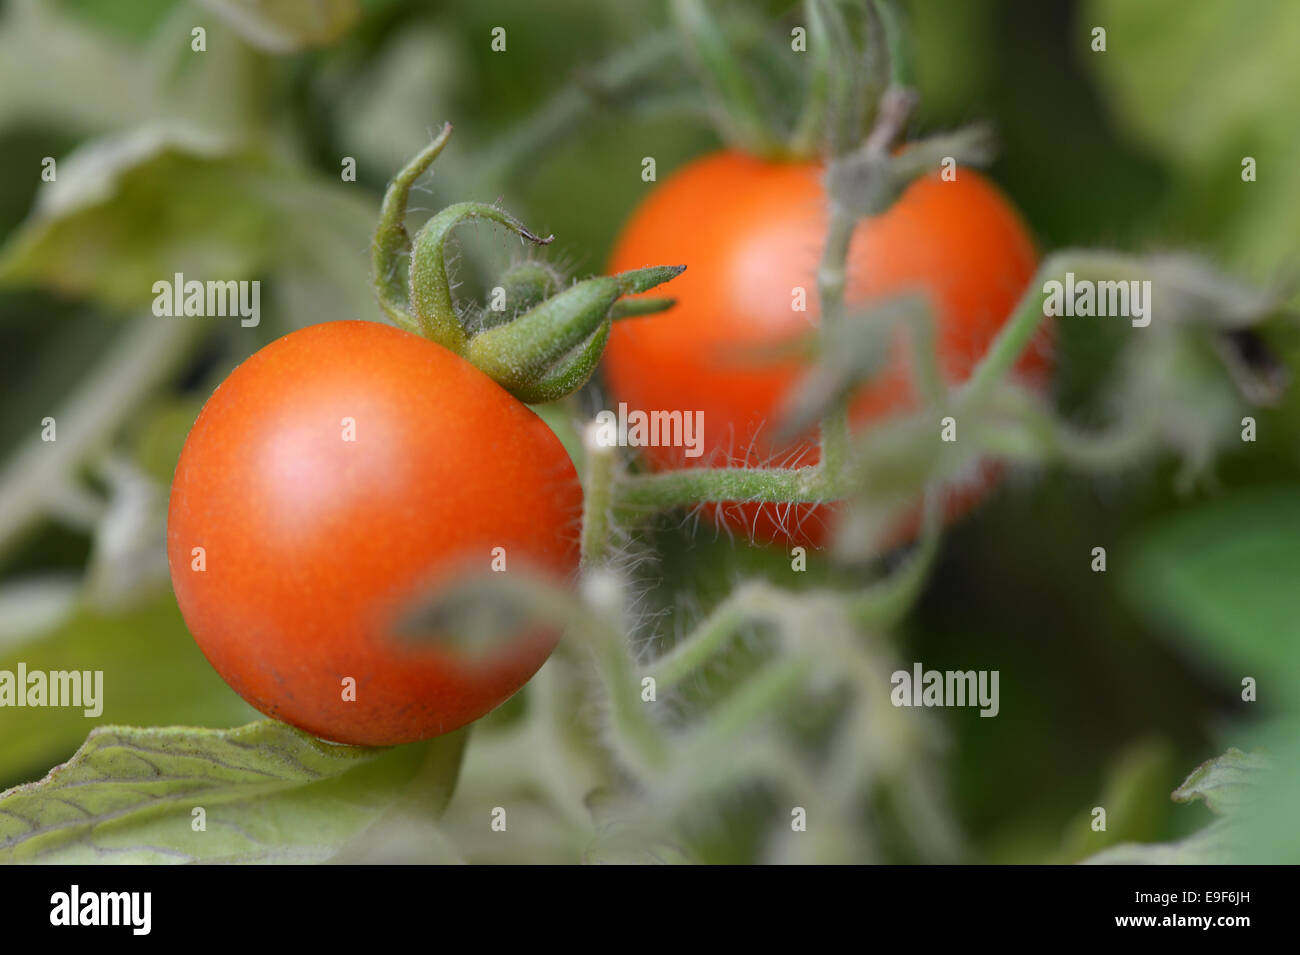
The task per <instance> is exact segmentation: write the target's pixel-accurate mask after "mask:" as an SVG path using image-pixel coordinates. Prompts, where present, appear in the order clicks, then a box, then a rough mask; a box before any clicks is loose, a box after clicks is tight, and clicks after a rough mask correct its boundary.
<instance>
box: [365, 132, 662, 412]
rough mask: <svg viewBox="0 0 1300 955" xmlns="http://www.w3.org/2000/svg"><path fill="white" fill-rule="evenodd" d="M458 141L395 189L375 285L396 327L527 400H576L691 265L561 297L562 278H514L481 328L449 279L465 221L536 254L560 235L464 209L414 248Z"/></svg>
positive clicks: (444, 217) (528, 265)
mask: <svg viewBox="0 0 1300 955" xmlns="http://www.w3.org/2000/svg"><path fill="white" fill-rule="evenodd" d="M450 134H451V126H450V125H448V126H445V127H443V129H442V131H441V133H440V134H439V135H438V137H437V138H436V139H435V140H434V141H433V142H432V143H431V144H430V145H429V146H427V147H426V148H425V149H424V150H422V151H421V152H420V153H418V154H417V155H416V156H415V158H413V159H412V160H411V161H410V162H409V163H408V164H407V165H406V166H405V167H404V168H403V169H402V170H401V171H400V172H399V173H398V174H397V175H396V176H395V177H394V178H393V181H392V182H391V183H390V184H389V187H388V192H387V193H386V194H385V196H384V202H383V207H382V209H381V212H380V220H379V226H378V228H377V229H376V232H375V238H374V241H373V243H372V263H373V281H374V286H375V292H376V294H377V295H378V298H379V304H380V307H381V308H382V309H383V310H384V312H385V313H386V314H387V315H388V316H389V318H391V319H392V320H393V321H394V322H395V323H396V324H398V325H400V326H401V327H403V328H405V329H407V330H408V331H413V332H415V333H417V334H419V335H422V336H424V337H425V338H428V339H429V340H430V341H433V342H436V343H437V344H439V345H441V346H443V347H444V348H446V349H448V350H449V351H453V352H455V353H456V354H457V355H460V356H462V357H463V358H465V359H467V360H468V361H469V362H470V363H471V364H473V365H474V366H476V367H477V368H479V369H480V370H481V371H483V372H485V373H486V374H487V375H489V376H490V377H491V378H492V379H493V380H494V381H496V382H497V383H498V384H500V385H501V386H502V387H503V388H505V389H506V390H507V391H509V392H510V393H511V394H513V395H514V396H515V397H516V398H518V399H519V400H520V401H524V402H528V403H530V404H541V403H544V402H548V401H555V400H557V399H559V398H563V397H564V396H565V395H568V394H571V393H572V392H574V391H577V390H578V389H579V388H581V387H582V386H583V385H584V384H586V382H587V380H588V379H589V378H590V377H591V375H592V373H593V372H594V371H595V368H596V364H597V363H598V362H599V361H600V356H601V354H602V353H603V352H604V349H605V343H606V342H607V341H608V339H609V330H610V325H611V323H612V322H614V321H615V320H617V319H620V318H627V317H632V316H637V315H648V314H652V313H654V312H659V311H662V310H664V309H666V308H669V307H671V306H672V304H673V301H672V300H671V299H662V298H653V299H647V298H642V299H632V300H627V301H623V300H622V299H623V296H626V295H639V294H641V293H643V292H647V291H649V290H650V289H652V288H654V287H655V286H657V285H660V284H662V283H664V282H667V281H669V280H670V279H672V278H675V277H676V276H677V275H680V274H681V272H682V270H683V269H685V266H684V265H682V266H653V267H650V268H644V269H635V270H633V271H630V272H622V273H619V274H618V275H612V276H597V277H595V278H590V279H586V280H584V281H581V282H577V283H575V284H573V285H571V286H569V287H568V288H565V289H561V285H562V281H561V279H560V276H559V275H558V274H557V273H556V272H555V271H554V270H552V269H551V268H550V267H548V266H546V265H544V264H543V263H540V262H534V261H525V262H520V263H518V264H516V265H514V266H512V267H511V268H510V269H508V270H507V271H506V272H505V273H504V274H503V275H502V277H501V281H500V282H499V283H498V284H497V285H496V287H494V288H493V289H492V291H491V295H490V299H491V301H490V305H489V308H488V309H487V310H485V311H484V312H483V313H482V316H481V318H480V320H479V321H478V322H476V323H475V324H476V327H475V328H473V329H471V328H469V327H467V324H466V322H465V321H464V320H463V319H462V317H461V315H460V313H459V312H458V310H457V308H456V302H455V299H454V298H453V296H452V283H451V280H450V279H449V277H448V275H447V241H448V239H449V238H450V236H451V233H452V231H453V230H454V229H456V227H458V226H460V225H463V224H464V223H466V222H471V221H475V220H485V221H488V222H494V223H496V224H497V225H499V226H502V227H503V228H505V229H508V230H510V231H511V232H513V233H515V234H516V235H518V236H519V237H520V238H521V239H524V240H525V241H527V242H531V243H533V244H535V245H546V244H548V243H549V242H550V241H551V240H552V238H553V237H552V236H546V237H541V236H538V235H536V234H534V233H533V232H531V231H530V230H529V229H528V228H527V227H526V226H524V224H523V223H521V222H520V221H519V220H518V219H516V218H515V217H514V216H512V215H510V213H508V212H506V211H505V210H503V209H500V208H498V207H497V206H494V205H490V204H487V203H482V202H458V203H454V204H453V205H450V206H447V207H446V208H445V209H443V210H442V211H440V212H438V213H436V214H435V215H434V216H433V217H432V218H431V219H429V220H428V222H426V223H425V224H424V226H423V227H422V228H421V229H420V230H419V232H418V233H416V236H415V238H414V240H412V239H411V237H410V236H409V234H408V233H407V231H406V227H405V224H404V220H405V217H406V211H407V205H408V201H409V197H410V191H411V186H412V185H413V183H414V182H415V180H416V179H417V178H418V177H419V176H420V175H421V174H422V173H423V172H424V171H425V170H427V169H428V168H429V166H430V165H431V164H432V163H433V160H434V159H436V158H437V157H438V154H439V153H440V152H441V151H442V148H443V146H445V145H446V142H447V139H448V137H449V136H450Z"/></svg>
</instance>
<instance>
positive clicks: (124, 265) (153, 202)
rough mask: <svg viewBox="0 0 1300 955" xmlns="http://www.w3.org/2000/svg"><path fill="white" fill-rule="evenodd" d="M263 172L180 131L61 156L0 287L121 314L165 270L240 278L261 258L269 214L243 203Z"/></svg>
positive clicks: (1, 265) (214, 141)
mask: <svg viewBox="0 0 1300 955" xmlns="http://www.w3.org/2000/svg"><path fill="white" fill-rule="evenodd" d="M265 174H266V173H265V167H264V166H261V165H260V164H258V163H257V162H256V161H255V160H254V159H252V158H251V157H248V156H236V155H235V154H234V152H233V148H232V147H231V145H230V144H229V143H228V142H226V141H225V140H223V139H221V138H218V137H214V136H212V135H210V134H206V133H202V132H199V131H197V130H194V129H191V128H188V127H180V126H146V127H141V128H139V129H136V130H134V131H132V132H131V133H129V134H126V135H121V136H111V137H106V138H103V139H99V140H95V141H93V142H92V143H90V144H89V145H87V146H84V147H82V148H80V149H78V150H77V151H76V152H74V153H73V154H72V155H70V156H68V157H66V158H64V159H63V160H62V161H61V162H60V164H59V173H58V179H57V180H56V181H55V182H51V183H46V184H45V186H44V187H43V188H42V190H41V192H40V193H38V194H37V202H36V208H35V210H34V212H33V214H32V215H31V216H30V217H29V218H28V219H27V221H26V222H24V223H23V225H22V226H21V227H20V228H19V229H18V231H17V232H16V234H15V235H14V236H13V237H12V238H11V240H10V241H9V242H8V243H7V244H6V247H5V248H4V250H3V252H2V253H0V283H3V284H5V285H43V286H46V287H48V288H53V289H57V290H59V291H61V292H64V293H67V294H69V295H74V296H84V297H89V298H97V299H99V300H100V301H102V302H104V303H106V304H108V305H112V306H118V307H122V308H132V307H138V306H141V305H147V304H149V303H151V302H152V301H153V299H154V297H155V295H154V292H153V284H154V282H157V281H159V280H163V279H165V280H167V281H172V280H173V277H174V274H175V273H177V272H183V273H187V275H188V277H189V278H197V279H199V280H200V281H204V280H207V279H209V278H219V279H221V280H228V279H244V278H249V277H251V276H252V275H253V273H254V271H255V270H256V269H257V268H258V266H259V265H260V264H261V263H262V262H264V261H265V260H266V259H267V258H269V256H270V253H271V249H272V248H273V246H272V243H271V226H272V220H271V211H270V210H268V209H267V208H265V207H264V206H263V205H262V204H261V203H260V202H257V201H254V197H253V196H252V195H250V190H251V186H252V184H253V183H254V182H255V180H256V178H257V177H258V176H259V175H265Z"/></svg>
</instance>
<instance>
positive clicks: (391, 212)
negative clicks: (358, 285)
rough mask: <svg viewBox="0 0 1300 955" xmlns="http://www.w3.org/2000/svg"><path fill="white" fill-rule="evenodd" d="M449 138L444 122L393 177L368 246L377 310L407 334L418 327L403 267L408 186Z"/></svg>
mask: <svg viewBox="0 0 1300 955" xmlns="http://www.w3.org/2000/svg"><path fill="white" fill-rule="evenodd" d="M450 138H451V123H445V124H443V127H442V129H441V131H439V133H438V135H437V136H436V137H434V140H433V142H431V143H429V145H428V146H426V147H424V149H422V150H420V152H419V153H417V154H416V155H415V158H413V159H412V160H411V161H410V162H408V163H407V164H406V165H405V166H403V167H402V169H401V170H400V171H399V172H398V173H397V175H395V176H394V177H393V179H392V181H391V182H390V183H389V184H388V189H387V191H386V192H385V193H384V200H383V204H382V205H381V206H380V210H379V225H378V226H377V228H376V229H375V237H374V240H373V241H372V242H371V245H370V263H371V281H372V282H373V283H374V286H375V293H376V294H377V295H378V297H379V307H380V308H382V309H383V310H384V313H385V314H386V315H387V316H388V317H389V318H391V319H392V320H393V321H394V322H395V323H397V324H398V325H400V326H401V327H402V328H405V329H406V330H407V331H418V330H419V325H418V323H417V322H416V320H415V317H414V316H413V315H412V314H411V312H410V299H409V296H408V291H407V279H406V273H405V270H404V269H403V268H402V265H403V260H404V259H405V258H406V254H407V252H409V251H410V248H411V236H410V234H409V233H408V232H407V231H406V211H407V207H408V206H409V205H410V199H411V187H412V186H413V185H415V180H417V179H419V178H420V176H421V175H423V174H424V171H425V170H426V169H428V168H429V166H430V165H432V163H433V161H434V160H435V159H437V158H438V155H439V154H440V153H441V152H442V150H443V147H445V146H446V145H447V140H448V139H450Z"/></svg>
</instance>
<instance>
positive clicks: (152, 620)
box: [0, 591, 257, 785]
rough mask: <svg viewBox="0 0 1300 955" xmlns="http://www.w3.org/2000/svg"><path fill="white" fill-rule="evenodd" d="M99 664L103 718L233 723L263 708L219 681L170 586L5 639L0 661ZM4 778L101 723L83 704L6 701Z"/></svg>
mask: <svg viewBox="0 0 1300 955" xmlns="http://www.w3.org/2000/svg"><path fill="white" fill-rule="evenodd" d="M19 661H22V662H23V663H25V664H26V665H27V670H28V672H29V673H30V672H32V671H35V670H47V671H48V670H66V669H69V668H76V669H78V670H101V671H103V673H104V686H103V696H104V701H103V704H104V709H103V713H101V714H100V716H99V717H98V718H97V719H98V721H99V722H100V723H119V724H121V723H134V724H137V725H145V726H148V725H156V724H172V723H184V724H189V725H197V726H231V725H237V724H239V723H244V722H247V721H248V720H249V719H250V718H252V717H255V716H256V715H257V714H256V712H255V711H254V710H253V709H252V708H251V707H249V706H248V704H246V703H244V701H243V700H241V699H240V698H239V697H238V696H237V695H236V694H235V692H234V691H233V690H231V689H230V688H229V687H228V686H226V684H225V683H224V682H223V681H222V679H221V677H219V676H218V675H217V672H216V671H215V670H213V669H212V667H211V666H210V665H209V664H208V661H207V660H205V659H204V657H203V654H202V653H201V652H200V650H199V648H198V646H197V645H196V644H195V643H194V640H193V639H192V638H191V637H190V635H189V633H188V631H187V630H186V628H185V621H184V620H183V619H182V618H181V615H180V611H179V610H178V609H177V607H176V600H175V598H173V597H172V594H171V592H170V591H165V592H163V593H160V594H158V595H157V596H155V597H154V598H152V599H151V600H149V601H147V602H144V603H141V604H139V605H137V606H136V607H134V608H132V609H131V610H130V611H129V612H124V613H112V614H109V613H102V612H97V611H94V610H90V609H87V608H84V607H82V608H80V609H79V610H78V611H77V612H76V613H74V614H72V615H71V616H66V617H65V619H64V620H63V621H62V622H61V623H60V624H59V625H58V626H57V627H56V628H55V629H53V630H52V631H49V632H48V633H46V634H45V635H44V636H43V637H41V638H40V639H33V638H31V637H30V635H29V638H28V639H27V640H26V641H25V642H24V643H22V644H18V645H14V646H8V647H3V648H0V670H9V671H14V670H16V669H17V665H18V662H19ZM3 712H5V714H6V717H7V718H5V719H3V720H0V785H6V784H9V783H14V782H20V781H22V780H23V779H24V778H26V779H30V778H32V777H33V776H35V775H36V774H38V773H40V772H42V771H43V770H44V769H45V768H46V767H48V766H50V765H51V764H53V763H55V762H57V761H59V760H62V759H66V758H67V757H68V756H69V755H70V754H71V753H72V752H73V750H75V749H76V747H77V745H78V744H79V743H80V742H81V741H82V740H84V739H85V738H86V731H87V728H88V727H90V726H93V725H94V722H92V721H91V719H89V718H87V717H86V716H85V715H84V713H83V710H82V709H78V708H74V707H41V708H31V709H24V710H22V718H21V719H15V718H13V713H14V711H12V710H5V711H3Z"/></svg>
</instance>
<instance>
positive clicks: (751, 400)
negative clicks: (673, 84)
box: [604, 152, 1051, 546]
mask: <svg viewBox="0 0 1300 955" xmlns="http://www.w3.org/2000/svg"><path fill="white" fill-rule="evenodd" d="M826 224H827V198H826V193H825V190H824V187H823V185H822V168H821V167H820V166H819V165H818V164H816V163H811V162H770V161H765V160H760V159H755V158H752V157H749V156H746V155H743V154H740V153H735V152H719V153H715V154H712V155H709V156H705V157H703V158H701V159H698V160H696V161H694V162H692V163H690V164H689V165H687V166H686V167H685V168H683V169H681V170H680V171H678V172H676V173H675V174H673V175H672V176H671V177H670V178H668V179H667V180H666V181H665V182H663V183H661V184H660V185H659V186H658V187H657V188H655V190H654V191H653V192H652V193H651V194H650V195H649V196H648V197H647V198H646V199H645V200H644V202H643V203H642V204H641V206H640V207H639V208H638V209H637V210H636V211H635V212H634V213H633V215H632V217H631V219H630V220H629V221H628V222H627V224H626V226H625V227H624V229H623V232H622V234H621V236H620V237H619V238H618V240H617V242H616V244H615V248H614V251H613V254H612V258H611V262H610V268H611V270H613V271H621V270H625V269H632V268H637V267H639V266H642V265H647V264H650V263H655V262H667V261H672V262H684V263H685V264H686V265H687V269H686V271H685V272H684V273H683V274H682V275H681V276H680V277H679V278H677V279H676V280H675V281H674V282H673V288H672V295H673V296H674V297H675V298H676V299H677V305H676V307H675V308H673V309H671V310H669V311H667V312H664V313H661V314H658V315H652V316H648V317H644V318H634V319H625V320H620V321H619V322H616V323H615V325H614V328H613V332H612V334H611V336H610V341H609V346H608V349H607V351H606V354H605V364H604V369H605V371H604V373H605V380H606V382H607V384H608V387H609V391H610V393H611V396H612V398H613V399H614V400H616V401H620V402H626V403H627V404H628V407H629V410H643V411H655V410H669V411H671V410H680V411H696V410H699V411H703V412H704V421H703V423H704V432H705V453H704V454H703V455H702V456H700V457H695V458H688V457H686V456H685V455H684V454H683V451H682V449H680V448H673V447H648V448H645V449H643V453H644V455H645V456H646V459H647V460H648V462H649V463H650V465H651V466H652V467H654V468H656V469H661V470H662V469H669V468H680V467H704V466H711V465H712V466H719V465H732V466H764V465H767V466H797V465H806V464H813V463H815V462H816V461H817V460H818V456H819V455H818V449H817V447H816V444H815V441H814V440H813V437H812V436H807V437H805V438H803V439H801V440H799V441H796V442H794V443H791V444H786V445H782V446H775V445H774V444H773V443H772V441H771V435H772V432H773V429H774V428H775V427H776V426H777V424H778V422H777V420H776V415H777V413H778V410H779V408H780V406H781V402H782V399H783V398H784V397H785V396H786V395H787V393H788V391H789V389H790V388H791V386H792V385H793V384H794V382H795V381H796V380H797V379H798V377H799V376H800V374H801V373H802V372H803V371H805V370H806V367H805V365H804V364H803V363H802V362H801V361H799V360H797V359H791V358H786V359H777V360H773V359H772V357H771V355H772V354H773V353H774V352H775V351H776V349H774V348H773V346H779V345H781V344H782V343H788V342H789V341H790V340H791V339H792V338H794V337H797V336H799V335H801V334H806V333H807V332H808V331H809V329H810V328H811V327H812V325H813V324H814V323H816V322H817V321H818V301H817V267H818V262H819V259H820V256H821V252H822V247H823V243H824V241H825V234H826ZM1036 263H1037V256H1036V252H1035V249H1034V245H1033V242H1032V240H1031V238H1030V236H1029V234H1028V231H1027V230H1026V228H1025V225H1024V223H1023V222H1022V221H1021V220H1020V217H1019V216H1018V215H1017V213H1016V212H1015V210H1014V209H1013V208H1012V207H1011V206H1010V204H1009V203H1008V202H1007V200H1006V199H1005V198H1004V197H1003V196H1002V195H1001V194H1000V193H999V192H998V190H997V189H996V188H994V187H993V186H992V185H991V184H990V183H989V182H988V181H987V180H986V179H984V178H983V177H982V176H980V175H979V174H978V173H975V172H973V171H971V170H969V169H965V168H960V169H958V170H957V178H956V179H955V181H943V180H941V179H940V177H939V174H938V173H937V172H936V173H935V174H933V175H931V176H928V177H925V178H922V179H919V180H917V181H915V182H913V183H912V184H911V185H910V186H909V187H908V188H907V189H906V190H905V191H904V193H903V194H902V196H901V197H900V198H899V199H898V200H897V201H896V202H895V203H894V204H893V205H892V206H891V207H890V208H889V209H888V210H886V211H885V212H884V213H882V214H881V215H878V216H875V217H872V218H868V219H864V220H863V221H862V222H860V223H859V224H858V226H857V228H856V230H855V231H854V234H853V238H852V241H851V243H850V248H849V254H848V262H847V285H846V290H845V300H846V302H847V303H848V304H849V305H850V306H853V305H858V306H861V305H864V304H869V303H871V302H873V301H880V300H884V299H888V298H890V297H894V296H898V295H901V294H904V293H907V292H914V291H919V292H921V293H923V294H924V295H926V296H927V297H928V299H929V301H930V303H931V306H932V308H933V312H934V315H935V317H936V320H937V329H938V336H937V338H938V342H937V344H938V348H939V357H940V363H941V366H942V368H943V371H944V374H945V376H946V377H947V379H948V380H949V381H950V382H959V381H961V380H963V379H964V378H966V377H967V376H968V375H969V374H970V372H971V370H972V368H973V367H974V365H975V363H976V362H977V361H978V360H979V359H980V357H981V356H982V355H983V354H984V351H985V349H986V348H987V346H988V344H989V342H990V341H991V340H992V339H993V337H994V336H995V334H996V333H997V331H998V329H999V328H1000V327H1001V326H1002V324H1003V323H1004V321H1005V320H1006V319H1007V318H1008V316H1009V315H1010V313H1011V311H1012V309H1013V308H1014V306H1015V305H1016V303H1017V301H1018V300H1019V298H1020V296H1021V294H1022V293H1023V292H1024V290H1025V287H1026V285H1027V283H1028V281H1029V279H1030V278H1031V277H1032V276H1033V274H1034V270H1035V268H1036ZM796 289H803V290H804V294H805V296H806V302H807V310H806V311H799V310H797V309H796V308H794V302H795V297H796V294H797V293H796V291H795V290H796ZM765 351H766V352H767V357H764V352H765ZM1050 364H1051V362H1050V338H1049V336H1048V335H1046V334H1043V335H1040V336H1038V337H1037V338H1036V339H1035V340H1034V342H1033V343H1032V344H1031V346H1030V348H1029V350H1028V351H1027V352H1026V354H1025V355H1024V356H1022V358H1021V361H1020V363H1019V365H1018V371H1019V373H1020V374H1022V375H1023V376H1024V377H1025V378H1026V380H1028V381H1029V382H1030V383H1032V384H1035V385H1037V386H1039V387H1042V386H1044V385H1045V382H1046V377H1047V374H1048V371H1049V370H1050ZM913 401H914V395H913V390H912V386H911V383H910V368H909V359H908V357H907V349H906V347H903V342H902V341H896V342H895V350H894V353H893V355H892V358H891V361H890V363H889V365H888V366H887V367H886V368H885V369H884V370H883V371H882V373H880V374H879V375H877V377H876V378H874V379H873V380H872V381H870V382H869V383H867V384H866V385H864V386H863V387H862V388H861V390H860V391H859V392H857V393H856V394H855V395H854V397H853V400H852V403H851V408H850V418H851V421H852V423H853V426H854V427H855V428H863V427H866V426H868V425H869V423H870V422H872V421H873V420H879V419H880V418H882V417H884V416H887V415H889V414H891V413H898V412H899V411H901V410H902V409H904V408H906V407H907V406H909V405H910V404H911V403H912V402H913ZM936 433H937V432H936ZM974 482H975V484H976V485H977V487H975V488H974V489H972V487H970V486H967V487H964V488H957V489H954V490H953V492H952V493H951V494H950V495H949V498H948V509H949V512H950V515H955V514H956V513H957V512H958V511H960V510H962V509H964V508H965V507H967V506H969V505H970V504H971V503H972V502H973V501H974V500H976V499H977V498H978V497H979V496H980V495H979V493H978V492H979V491H980V490H981V489H982V488H983V487H984V486H985V485H987V484H988V483H989V474H988V473H986V472H984V471H982V472H981V474H980V475H977V476H975V477H974ZM829 512H830V511H829V508H828V506H827V505H813V504H800V505H797V506H793V507H791V506H789V505H780V504H761V505H760V504H755V503H752V502H751V503H742V504H735V505H731V506H724V507H723V508H722V509H721V514H722V516H723V519H724V520H725V521H726V523H727V524H728V525H730V526H732V527H734V528H735V529H737V530H740V531H742V532H747V533H749V534H750V535H751V536H753V537H754V538H756V539H759V540H768V541H789V542H795V543H802V544H811V545H814V546H821V545H822V544H824V543H825V541H826V539H827V533H826V532H827V526H828V520H827V518H828V516H829Z"/></svg>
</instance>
